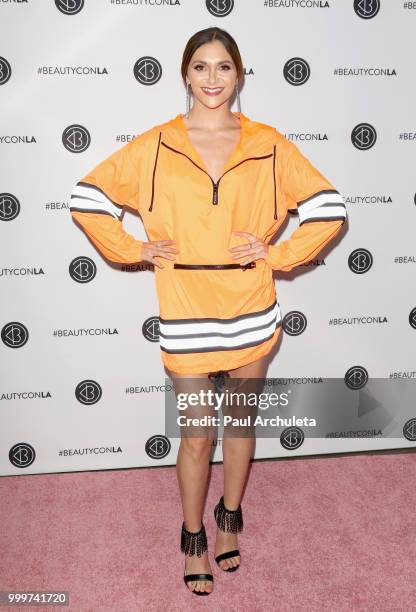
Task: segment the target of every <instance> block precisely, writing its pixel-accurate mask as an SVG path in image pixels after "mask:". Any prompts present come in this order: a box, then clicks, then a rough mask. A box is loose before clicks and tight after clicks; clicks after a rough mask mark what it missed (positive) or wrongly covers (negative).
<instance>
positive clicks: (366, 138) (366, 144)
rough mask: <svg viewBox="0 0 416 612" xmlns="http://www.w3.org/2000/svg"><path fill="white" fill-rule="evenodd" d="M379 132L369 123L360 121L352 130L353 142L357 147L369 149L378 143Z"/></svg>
mask: <svg viewBox="0 0 416 612" xmlns="http://www.w3.org/2000/svg"><path fill="white" fill-rule="evenodd" d="M376 140H377V132H376V131H375V129H374V128H373V126H372V125H370V124H369V123H359V124H358V125H356V126H355V128H354V129H353V130H352V132H351V142H352V144H353V145H354V147H355V148H356V149H360V150H361V151H367V149H371V147H373V146H374V145H375V143H376Z"/></svg>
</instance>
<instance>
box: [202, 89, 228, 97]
mask: <svg viewBox="0 0 416 612" xmlns="http://www.w3.org/2000/svg"><path fill="white" fill-rule="evenodd" d="M201 89H202V91H203V92H204V94H206V95H207V96H218V95H219V94H220V93H221V92H222V90H223V89H224V87H212V88H209V87H201Z"/></svg>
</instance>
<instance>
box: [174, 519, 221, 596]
mask: <svg viewBox="0 0 416 612" xmlns="http://www.w3.org/2000/svg"><path fill="white" fill-rule="evenodd" d="M206 550H208V542H207V534H206V532H205V526H204V523H201V529H200V530H199V531H196V532H193V531H188V530H187V529H186V527H185V522H183V523H182V532H181V551H182V552H183V553H185V554H186V555H189V556H191V557H192V556H193V555H197V556H198V557H200V556H201V555H202V553H204V552H205V551H206ZM185 571H186V570H185ZM183 579H184V581H185V584H188V582H192V581H194V580H196V581H201V580H210V581H211V582H212V583H213V582H214V577H213V575H212V574H204V573H202V574H184V576H183ZM187 588H188V587H187ZM188 591H191V589H188ZM192 593H195V595H210V593H211V591H195V590H192Z"/></svg>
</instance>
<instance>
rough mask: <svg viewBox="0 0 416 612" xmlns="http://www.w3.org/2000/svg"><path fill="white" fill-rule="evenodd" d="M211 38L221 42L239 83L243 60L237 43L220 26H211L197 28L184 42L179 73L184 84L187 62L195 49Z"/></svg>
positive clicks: (242, 72) (241, 76) (242, 74)
mask: <svg viewBox="0 0 416 612" xmlns="http://www.w3.org/2000/svg"><path fill="white" fill-rule="evenodd" d="M213 40H219V41H220V42H222V44H223V45H224V47H225V48H226V49H227V51H228V53H229V54H230V55H231V59H232V60H233V62H234V65H235V67H236V70H237V80H238V82H239V83H240V82H241V81H242V79H243V76H244V69H243V62H242V60H241V55H240V51H239V50H238V46H237V43H236V42H235V40H234V38H233V37H232V36H231V34H229V33H228V32H227V31H226V30H222V29H221V28H217V27H212V28H206V29H205V30H199V32H195V34H193V35H192V36H191V38H190V39H189V40H188V42H187V43H186V47H185V50H184V52H183V56H182V65H181V74H182V79H183V82H184V85H186V73H187V71H188V66H189V62H190V61H191V57H192V56H193V54H194V53H195V51H196V50H197V49H198V47H200V46H201V45H204V44H205V43H208V42H212V41H213Z"/></svg>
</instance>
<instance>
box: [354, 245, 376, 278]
mask: <svg viewBox="0 0 416 612" xmlns="http://www.w3.org/2000/svg"><path fill="white" fill-rule="evenodd" d="M372 265H373V256H372V255H371V253H370V251H368V250H367V249H354V251H353V252H352V253H351V254H350V256H349V257H348V267H349V269H350V270H351V272H355V274H364V272H368V271H369V269H370V268H371V266H372Z"/></svg>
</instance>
